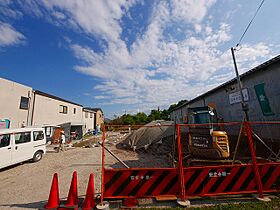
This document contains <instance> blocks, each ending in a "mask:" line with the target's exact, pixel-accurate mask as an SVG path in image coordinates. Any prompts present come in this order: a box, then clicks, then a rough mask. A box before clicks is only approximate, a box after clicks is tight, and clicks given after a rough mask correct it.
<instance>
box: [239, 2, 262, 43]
mask: <svg viewBox="0 0 280 210" xmlns="http://www.w3.org/2000/svg"><path fill="white" fill-rule="evenodd" d="M264 1H265V0H262V1H261V3H260V5H259V7H258V9H257V10H256V12H255V14H254V16H253V18H252V19H251V21H250V22H249V24H248V25H247V27H246V29H245V31H244V33H243V34H242V36H241V38H240V39H239V42H238V43H237V45H236V47H238V46H239V45H240V43H241V41H242V39H243V38H244V36H245V34H246V33H247V31H248V29H249V27H250V26H251V24H252V22H253V21H254V19H255V17H256V16H257V14H258V12H259V10H260V9H261V7H262V5H263V3H264Z"/></svg>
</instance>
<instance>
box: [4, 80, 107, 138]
mask: <svg viewBox="0 0 280 210" xmlns="http://www.w3.org/2000/svg"><path fill="white" fill-rule="evenodd" d="M0 110H1V111H0V128H6V127H7V126H8V124H9V125H10V128H20V127H26V126H42V127H44V128H45V130H46V133H47V135H48V136H47V137H49V138H51V137H52V136H57V133H59V130H61V129H63V130H64V131H65V134H66V138H68V139H69V138H71V137H72V138H76V139H80V138H81V137H82V136H83V134H84V133H85V132H87V131H88V130H93V129H95V128H96V126H97V125H102V124H103V123H104V116H103V112H102V110H101V108H86V107H85V108H84V107H83V106H82V105H80V104H77V103H75V102H72V101H69V100H66V99H63V98H60V97H58V96H55V95H51V94H48V93H45V92H42V91H40V90H34V89H33V88H32V87H29V86H25V85H22V84H19V83H16V82H13V81H10V80H7V79H3V78H0Z"/></svg>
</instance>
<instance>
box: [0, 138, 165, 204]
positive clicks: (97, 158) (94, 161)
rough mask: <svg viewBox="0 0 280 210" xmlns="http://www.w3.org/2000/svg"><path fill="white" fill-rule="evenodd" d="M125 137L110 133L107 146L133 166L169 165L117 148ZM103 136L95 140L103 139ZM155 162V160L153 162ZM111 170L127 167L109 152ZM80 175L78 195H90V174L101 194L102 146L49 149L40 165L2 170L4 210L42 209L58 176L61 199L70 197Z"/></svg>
mask: <svg viewBox="0 0 280 210" xmlns="http://www.w3.org/2000/svg"><path fill="white" fill-rule="evenodd" d="M123 137H125V135H122V134H118V133H107V137H106V139H107V144H106V147H107V148H109V149H110V150H111V151H113V152H114V154H116V155H117V156H118V157H119V158H120V159H122V160H124V162H125V163H126V164H127V165H128V166H130V167H158V166H159V165H160V164H165V165H166V163H167V162H166V159H165V158H164V157H160V156H154V155H153V154H151V153H148V152H145V151H142V152H138V153H135V152H133V151H130V150H124V149H119V148H117V147H116V145H117V143H119V142H120V141H121V140H122V138H123ZM100 139H101V135H99V136H98V137H95V140H100ZM151 160H153V161H151ZM105 166H106V167H107V168H123V166H122V165H121V164H120V163H119V162H118V161H117V160H115V159H114V158H113V157H112V156H111V155H110V154H109V153H108V152H106V153H105ZM75 170H76V171H77V174H78V194H79V197H83V196H84V195H85V192H86V187H87V183H88V178H89V174H90V173H94V174H95V188H96V190H95V192H100V186H101V184H100V180H101V147H91V148H71V149H70V148H68V149H67V151H65V152H60V153H56V152H55V151H54V149H53V147H48V152H47V154H46V155H45V156H44V157H43V159H42V160H41V161H39V162H37V163H31V162H25V163H22V164H18V165H15V166H12V167H9V168H6V169H2V170H0V183H1V188H0V209H38V208H42V207H43V205H44V204H45V203H46V201H47V199H48V196H49V191H50V186H51V182H52V176H53V174H54V173H58V179H59V193H60V199H62V200H65V199H66V198H67V195H68V190H69V187H70V183H71V179H72V173H73V171H75Z"/></svg>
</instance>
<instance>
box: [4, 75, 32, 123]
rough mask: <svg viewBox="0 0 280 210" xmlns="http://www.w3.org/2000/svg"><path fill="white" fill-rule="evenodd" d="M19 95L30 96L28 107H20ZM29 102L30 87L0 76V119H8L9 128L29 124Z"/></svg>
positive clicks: (30, 100) (30, 101)
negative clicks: (9, 122)
mask: <svg viewBox="0 0 280 210" xmlns="http://www.w3.org/2000/svg"><path fill="white" fill-rule="evenodd" d="M21 96H23V97H27V98H28V97H29V98H30V99H29V108H28V109H20V100H21ZM31 103H32V88H31V87H28V86H25V85H21V84H19V83H16V82H13V81H9V80H6V79H3V78H0V119H9V120H10V121H11V124H10V126H11V128H20V127H21V126H22V124H23V123H24V124H25V125H30V115H31V108H30V107H31V105H30V104H31ZM27 118H29V119H27Z"/></svg>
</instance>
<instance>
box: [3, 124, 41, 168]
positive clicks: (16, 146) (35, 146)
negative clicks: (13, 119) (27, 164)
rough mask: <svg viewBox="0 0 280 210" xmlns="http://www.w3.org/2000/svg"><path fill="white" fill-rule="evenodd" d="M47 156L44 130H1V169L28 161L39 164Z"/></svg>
mask: <svg viewBox="0 0 280 210" xmlns="http://www.w3.org/2000/svg"><path fill="white" fill-rule="evenodd" d="M43 154H46V135H45V131H44V129H43V128H18V129H1V130H0V169H1V168H4V167H7V166H11V165H14V164H17V163H20V162H23V161H26V160H33V161H34V162H37V161H39V160H41V159H42V157H43Z"/></svg>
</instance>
